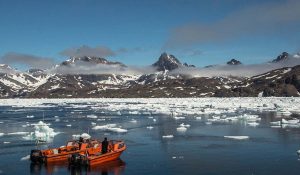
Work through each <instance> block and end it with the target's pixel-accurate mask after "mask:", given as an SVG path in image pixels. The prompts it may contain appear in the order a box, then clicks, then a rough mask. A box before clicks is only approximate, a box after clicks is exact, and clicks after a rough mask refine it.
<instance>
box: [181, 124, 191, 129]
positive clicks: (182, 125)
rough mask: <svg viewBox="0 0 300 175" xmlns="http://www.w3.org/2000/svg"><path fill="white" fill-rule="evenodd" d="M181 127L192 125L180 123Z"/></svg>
mask: <svg viewBox="0 0 300 175" xmlns="http://www.w3.org/2000/svg"><path fill="white" fill-rule="evenodd" d="M179 126H180V127H185V128H189V127H191V125H189V124H186V125H185V124H184V123H181V124H180V125H179Z"/></svg>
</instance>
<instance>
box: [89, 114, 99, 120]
mask: <svg viewBox="0 0 300 175" xmlns="http://www.w3.org/2000/svg"><path fill="white" fill-rule="evenodd" d="M86 118H92V119H96V118H97V116H96V115H93V114H92V115H87V116H86Z"/></svg>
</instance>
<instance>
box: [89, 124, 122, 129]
mask: <svg viewBox="0 0 300 175" xmlns="http://www.w3.org/2000/svg"><path fill="white" fill-rule="evenodd" d="M116 126H117V125H116V124H107V125H102V126H94V127H93V128H92V129H94V130H106V129H108V128H112V127H116Z"/></svg>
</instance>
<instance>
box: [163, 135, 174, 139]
mask: <svg viewBox="0 0 300 175" xmlns="http://www.w3.org/2000/svg"><path fill="white" fill-rule="evenodd" d="M162 138H164V139H171V138H174V136H173V135H165V136H162Z"/></svg>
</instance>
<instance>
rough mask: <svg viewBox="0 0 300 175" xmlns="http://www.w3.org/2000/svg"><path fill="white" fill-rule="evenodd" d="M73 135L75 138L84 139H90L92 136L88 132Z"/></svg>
mask: <svg viewBox="0 0 300 175" xmlns="http://www.w3.org/2000/svg"><path fill="white" fill-rule="evenodd" d="M72 137H73V139H75V140H78V139H79V138H80V137H81V138H83V139H90V138H91V136H90V135H89V134H87V133H82V134H75V135H72Z"/></svg>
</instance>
